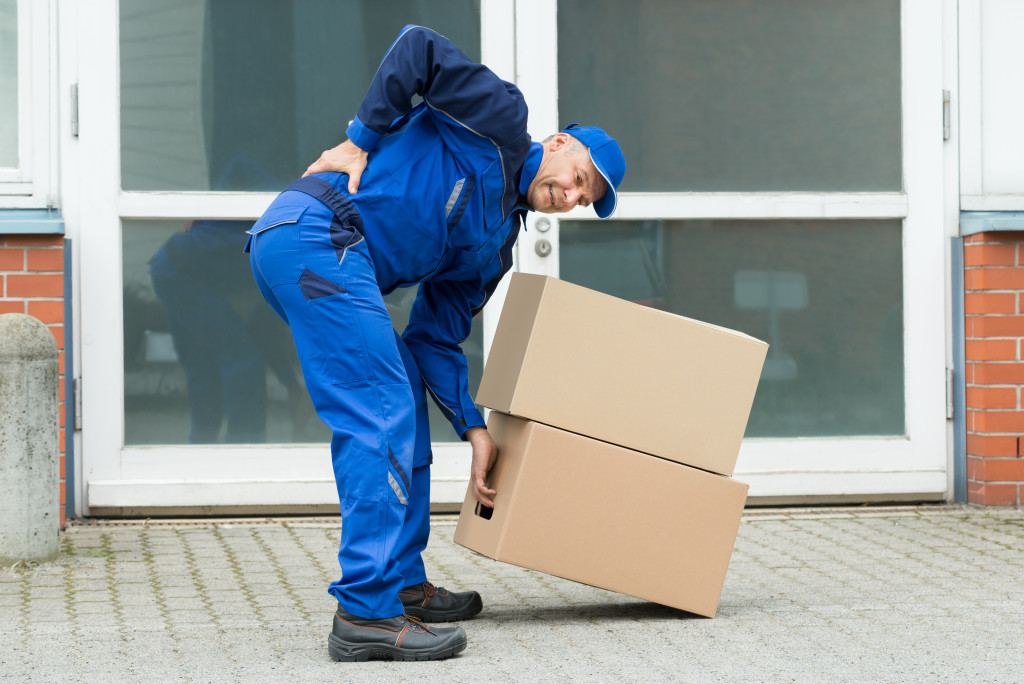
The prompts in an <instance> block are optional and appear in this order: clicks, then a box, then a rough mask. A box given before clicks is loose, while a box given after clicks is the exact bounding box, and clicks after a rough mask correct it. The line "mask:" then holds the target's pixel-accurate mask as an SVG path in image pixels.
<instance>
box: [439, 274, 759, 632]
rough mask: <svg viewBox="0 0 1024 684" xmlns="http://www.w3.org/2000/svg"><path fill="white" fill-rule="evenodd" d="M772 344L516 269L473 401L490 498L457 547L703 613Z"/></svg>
mask: <svg viewBox="0 0 1024 684" xmlns="http://www.w3.org/2000/svg"><path fill="white" fill-rule="evenodd" d="M767 349H768V345H767V344H765V343H764V342H761V341H760V340H756V339H754V338H752V337H749V336H747V335H744V334H742V333H738V332H735V331H732V330H727V329H725V328H720V327H717V326H712V325H708V324H706V323H701V322H699V321H694V320H691V319H687V318H683V317H681V316H676V315H673V314H669V313H666V312H663V311H658V310H655V309H650V308H647V307H643V306H640V305H637V304H633V303H631V302H627V301H623V300H620V299H616V298H615V297H610V296H608V295H604V294H601V293H598V292H594V291H591V290H587V289H585V288H582V287H579V286H577V285H572V284H570V283H566V282H564V281H561V280H557V279H554V278H549V277H544V276H536V275H526V274H519V273H517V274H514V275H513V278H512V282H511V284H510V286H509V290H508V295H507V297H506V299H505V306H504V309H503V310H502V314H501V319H500V321H499V322H498V329H497V332H496V334H495V339H494V343H493V345H492V346H491V350H490V354H489V357H488V361H487V366H486V369H485V370H484V375H483V378H482V380H481V383H480V390H479V392H478V394H477V401H478V402H479V403H480V404H482V405H483V406H486V407H488V408H490V409H492V412H491V414H490V417H489V419H488V429H489V430H490V432H491V436H492V437H493V438H494V440H495V442H496V443H497V445H498V449H499V455H498V460H497V463H496V464H495V467H494V468H493V470H492V471H491V474H490V477H489V484H490V485H491V486H492V487H493V488H494V489H495V490H497V492H498V495H497V497H496V498H495V501H494V508H493V509H487V508H483V507H481V506H479V505H478V504H477V502H476V499H475V497H474V495H473V489H472V487H470V489H469V491H468V492H467V494H466V500H465V502H464V503H463V507H462V512H461V515H460V516H459V524H458V527H457V528H456V531H455V541H456V542H457V543H459V544H461V545H463V546H465V547H467V548H470V549H472V550H474V551H477V552H479V553H482V554H484V555H486V556H489V557H491V558H494V559H496V560H500V561H504V562H508V563H513V564H515V565H521V566H523V567H526V568H531V569H534V570H539V571H542V572H546V573H549V574H552V575H557V576H559V577H564V578H567V579H571V580H575V581H578V582H583V583H585V584H590V585H593V586H597V587H602V588H605V589H610V590H612V591H617V592H620V593H624V594H629V595H631V596H635V597H638V598H642V599H646V600H650V601H654V602H657V603H662V604H665V605H669V606H673V607H676V608H681V609H683V610H687V611H690V612H693V613H697V614H700V615H706V616H708V617H713V616H714V614H715V611H716V610H717V606H718V600H719V597H720V595H721V591H722V585H723V583H724V581H725V572H726V570H727V568H728V565H729V558H730V556H731V554H732V548H733V545H734V543H735V540H736V534H737V531H738V529H739V523H740V516H741V514H742V512H743V505H744V502H745V501H746V494H747V485H746V484H744V483H742V482H739V481H737V480H734V479H732V478H731V477H730V476H731V475H732V473H733V471H734V469H735V465H736V457H737V455H738V453H739V447H740V443H741V441H742V439H743V432H744V430H745V428H746V423H747V418H748V416H749V414H750V407H751V404H752V403H753V400H754V392H755V390H756V389H757V381H758V378H759V376H760V373H761V367H762V365H763V364H764V359H765V354H766V352H767Z"/></svg>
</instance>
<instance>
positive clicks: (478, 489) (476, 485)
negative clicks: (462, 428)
mask: <svg viewBox="0 0 1024 684" xmlns="http://www.w3.org/2000/svg"><path fill="white" fill-rule="evenodd" d="M466 439H467V440H469V443H470V444H471V445H472V446H473V464H472V465H471V466H470V468H469V480H470V482H472V483H473V492H474V493H475V494H476V500H477V501H479V502H480V503H482V504H483V505H484V506H490V507H491V508H494V495H495V494H497V492H496V491H494V490H493V489H490V488H489V487H488V486H487V484H486V481H487V473H488V472H489V471H490V470H491V466H493V465H494V461H495V459H496V458H497V457H498V446H497V445H496V444H495V443H494V440H493V439H491V433H489V432H487V428H485V427H479V426H478V427H471V428H469V429H468V430H466Z"/></svg>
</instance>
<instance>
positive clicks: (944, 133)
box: [942, 90, 952, 140]
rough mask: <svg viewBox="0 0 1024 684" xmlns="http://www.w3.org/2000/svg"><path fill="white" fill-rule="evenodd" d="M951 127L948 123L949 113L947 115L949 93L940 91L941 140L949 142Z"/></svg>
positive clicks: (949, 122)
mask: <svg viewBox="0 0 1024 684" xmlns="http://www.w3.org/2000/svg"><path fill="white" fill-rule="evenodd" d="M951 127H952V123H951V121H950V113H949V91H948V90H943V91H942V139H943V140H949V136H950V135H951V133H950V129H951Z"/></svg>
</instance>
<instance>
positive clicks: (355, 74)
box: [120, 0, 480, 191]
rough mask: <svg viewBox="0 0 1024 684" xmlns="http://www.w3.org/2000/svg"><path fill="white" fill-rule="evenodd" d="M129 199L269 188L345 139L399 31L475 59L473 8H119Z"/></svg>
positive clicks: (414, 2) (336, 4) (435, 2)
mask: <svg viewBox="0 0 1024 684" xmlns="http://www.w3.org/2000/svg"><path fill="white" fill-rule="evenodd" d="M120 13H121V26H120V31H121V33H120V46H121V165H122V169H121V173H122V185H123V187H124V189H126V190H232V191H246V190H277V189H280V188H282V187H283V186H285V185H287V184H288V182H290V181H292V180H294V179H295V178H298V177H299V176H300V175H302V172H303V171H305V170H306V167H307V166H309V164H311V163H312V162H313V161H315V160H316V159H317V157H319V156H320V152H321V151H323V150H324V149H326V148H328V147H333V146H334V145H337V144H338V143H340V142H342V141H343V140H344V139H345V129H346V127H347V126H348V121H349V120H350V119H352V117H354V116H355V114H356V111H357V109H358V107H359V104H360V102H362V99H363V96H364V95H365V94H366V89H367V87H368V86H369V84H370V79H371V78H372V77H373V74H374V73H375V72H376V70H377V66H378V65H379V63H380V60H381V58H382V57H383V56H384V53H385V52H386V51H387V49H388V46H390V45H391V42H392V41H393V40H394V39H395V36H397V35H398V32H399V31H400V30H401V28H402V26H404V25H405V24H409V23H421V24H425V25H427V26H430V27H431V28H434V29H435V30H437V31H439V32H441V33H443V34H445V35H446V36H448V37H449V38H451V39H452V40H453V41H455V42H456V44H458V45H459V46H460V47H461V48H462V49H463V50H464V51H465V52H466V53H467V54H469V55H470V56H471V57H473V58H474V59H479V57H480V3H479V0H432V1H430V2H424V1H422V0H395V1H389V2H386V3H383V2H376V0H346V1H339V0H292V1H290V2H285V1H283V0H216V1H215V2H211V1H204V0H179V1H177V2H174V3H168V2H166V1H165V0H122V2H121V3H120Z"/></svg>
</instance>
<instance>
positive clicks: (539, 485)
mask: <svg viewBox="0 0 1024 684" xmlns="http://www.w3.org/2000/svg"><path fill="white" fill-rule="evenodd" d="M488 429H489V430H490V433H491V436H492V437H493V438H494V440H495V442H496V443H497V445H498V449H499V452H498V459H497V461H496V462H495V465H494V468H493V469H492V471H491V474H490V477H489V478H488V482H489V484H490V485H491V486H492V487H493V488H494V489H495V490H497V492H498V494H497V496H496V497H495V500H494V508H493V509H487V508H483V507H479V506H478V504H477V502H476V499H475V497H474V495H473V490H472V487H470V489H469V491H468V492H467V494H466V500H465V501H464V502H463V505H462V512H461V515H460V516H459V523H458V527H456V529H455V542H456V543H457V544H461V545H462V546H465V547H466V548H469V549H472V550H473V551H477V552H479V553H481V554H483V555H485V556H488V557H490V558H493V559H495V560H499V561H503V562H506V563H512V564H514V565H520V566H522V567H525V568H530V569H532V570H539V571H541V572H545V573H548V574H551V575H556V576H558V577H564V578H566V579H570V580H575V581H577V582H583V583H584V584H589V585H592V586H595V587H601V588H604V589H609V590H611V591H616V592H619V593H622V594H628V595H630V596H635V597H637V598H640V599H645V600H648V601H653V602H655V603H661V604H664V605H667V606H673V607H675V608H680V609H682V610H687V611H690V612H692V613H697V614H699V615H706V616H708V617H714V615H715V611H716V609H717V607H718V599H719V596H720V595H721V593H722V584H723V583H724V582H725V573H726V570H727V569H728V567H729V558H730V556H731V555H732V549H733V545H734V544H735V542H736V534H737V532H738V530H739V525H740V516H741V515H742V513H743V505H744V503H745V502H746V498H747V485H746V484H744V483H742V482H738V481H736V480H733V479H730V478H727V477H723V476H721V475H715V474H713V473H708V472H705V471H703V470H698V469H696V468H690V467H688V466H684V465H680V464H678V463H674V462H672V461H668V460H665V459H662V458H658V457H656V456H651V455H649V454H643V453H640V452H637V451H632V450H630V449H624V448H622V447H619V446H616V445H614V444H608V443H607V442H600V441H597V440H594V439H590V438H588V437H583V436H581V435H577V434H573V433H571V432H566V431H564V430H559V429H557V428H553V427H549V426H547V425H543V424H541V423H536V422H532V421H526V420H522V419H519V418H515V417H512V416H508V415H505V414H501V413H491V415H490V417H489V419H488ZM488 513H489V514H490V518H489V519H488V518H485V517H482V516H483V515H486V514H488Z"/></svg>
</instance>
